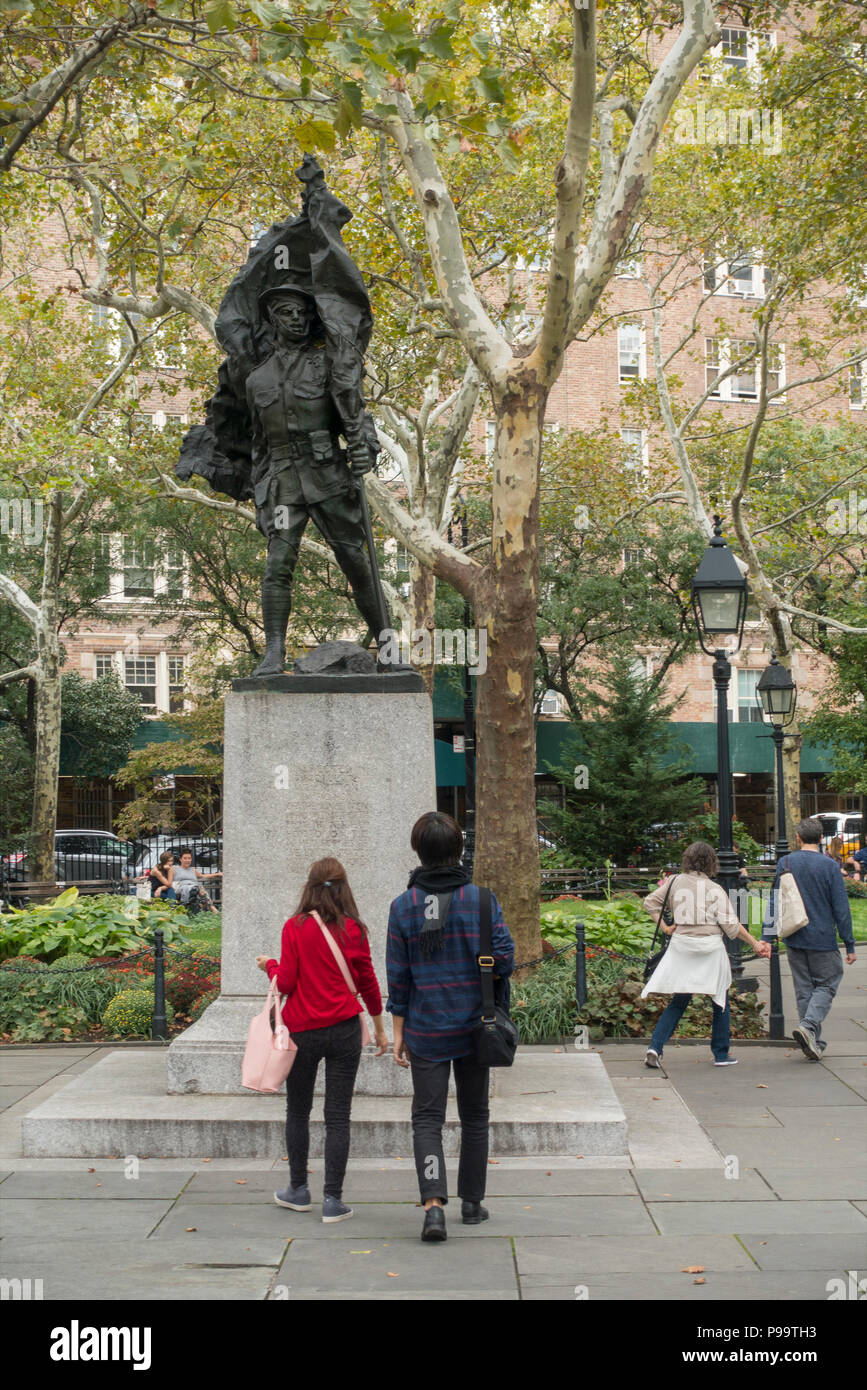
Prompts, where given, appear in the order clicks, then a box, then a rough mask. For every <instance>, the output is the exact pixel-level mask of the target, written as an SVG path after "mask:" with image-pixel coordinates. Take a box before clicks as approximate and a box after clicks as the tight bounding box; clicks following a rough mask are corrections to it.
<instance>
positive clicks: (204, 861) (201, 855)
mask: <svg viewBox="0 0 867 1390" xmlns="http://www.w3.org/2000/svg"><path fill="white" fill-rule="evenodd" d="M184 848H187V849H191V850H192V851H193V863H194V864H195V866H196V868H197V869H201V870H202V872H203V873H206V874H211V873H216V872H217V870H218V869H219V868H220V864H221V862H222V858H223V839H222V836H214V835H208V836H204V837H202V836H197V835H151V836H149V837H148V838H147V839H146V840H138V841H137V842H136V853H135V872H136V873H137V874H146V873H149V872H150V870H151V869H152V868H153V867H154V866H155V865H156V864H158V863H159V860H160V855H161V854H162V853H163V851H164V850H167V849H170V850H172V852H173V853H174V856H175V859H176V860H177V857H178V853H179V851H180V850H182V849H184Z"/></svg>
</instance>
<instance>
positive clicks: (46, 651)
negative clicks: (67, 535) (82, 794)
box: [28, 492, 63, 882]
mask: <svg viewBox="0 0 867 1390" xmlns="http://www.w3.org/2000/svg"><path fill="white" fill-rule="evenodd" d="M47 510H48V519H47V525H46V528H45V562H44V569H43V574H42V596H41V603H40V605H39V611H38V614H37V617H36V622H35V629H34V630H35V635H36V663H35V664H36V668H37V676H36V710H35V725H36V762H35V766H34V776H33V810H32V814H31V820H30V834H31V842H30V859H29V867H28V872H29V874H30V877H31V878H33V879H36V880H41V881H46V882H47V881H51V882H53V881H54V872H55V869H54V832H55V829H56V827H57V779H58V776H59V772H60V642H59V640H58V636H57V588H58V583H59V578H60V535H61V529H62V526H63V510H62V505H61V500H60V494H59V493H58V492H54V493H53V494H52V496H51V499H50V501H49V502H48V505H47Z"/></svg>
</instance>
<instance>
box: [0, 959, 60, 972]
mask: <svg viewBox="0 0 867 1390" xmlns="http://www.w3.org/2000/svg"><path fill="white" fill-rule="evenodd" d="M47 969H48V966H47V965H46V964H45V961H44V960H37V959H36V957H35V956H10V957H9V959H8V960H4V962H3V964H2V965H0V970H8V971H9V973H10V974H12V973H13V972H14V973H15V974H24V975H30V974H32V973H33V971H34V970H47Z"/></svg>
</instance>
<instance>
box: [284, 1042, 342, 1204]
mask: <svg viewBox="0 0 867 1390" xmlns="http://www.w3.org/2000/svg"><path fill="white" fill-rule="evenodd" d="M292 1041H293V1042H294V1043H295V1045H296V1047H297V1048H298V1056H297V1057H296V1058H295V1061H294V1063H293V1065H292V1070H291V1071H290V1073H289V1075H288V1077H287V1078H286V1152H287V1154H288V1155H289V1180H290V1183H291V1185H292V1186H293V1187H306V1185H307V1157H308V1154H309V1152H310V1111H311V1110H312V1108H313V1088H314V1086H315V1085H316V1073H317V1071H318V1069H319V1063H320V1062H321V1061H322V1058H323V1057H324V1058H325V1183H324V1186H323V1195H324V1196H326V1197H337V1198H340V1197H342V1196H343V1179H344V1176H345V1174H346V1164H347V1161H348V1159H349V1115H350V1111H351V1109H352V1090H353V1087H354V1085H355V1077H356V1073H357V1072H358V1063H359V1061H360V1060H361V1019H360V1016H359V1015H356V1016H355V1017H354V1018H345V1019H343V1020H342V1022H340V1023H332V1024H331V1025H330V1026H329V1027H328V1028H308V1029H305V1031H304V1032H302V1033H293V1034H292Z"/></svg>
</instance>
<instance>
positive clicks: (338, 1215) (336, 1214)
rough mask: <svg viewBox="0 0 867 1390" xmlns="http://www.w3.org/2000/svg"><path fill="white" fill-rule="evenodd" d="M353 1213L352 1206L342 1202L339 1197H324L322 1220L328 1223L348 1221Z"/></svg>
mask: <svg viewBox="0 0 867 1390" xmlns="http://www.w3.org/2000/svg"><path fill="white" fill-rule="evenodd" d="M353 1214H354V1213H353V1210H352V1207H348V1206H347V1205H346V1203H345V1202H341V1200H340V1198H339V1197H323V1198H322V1220H323V1221H324V1222H326V1224H327V1223H329V1222H332V1221H348V1220H349V1218H350V1216H352V1215H353Z"/></svg>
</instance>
